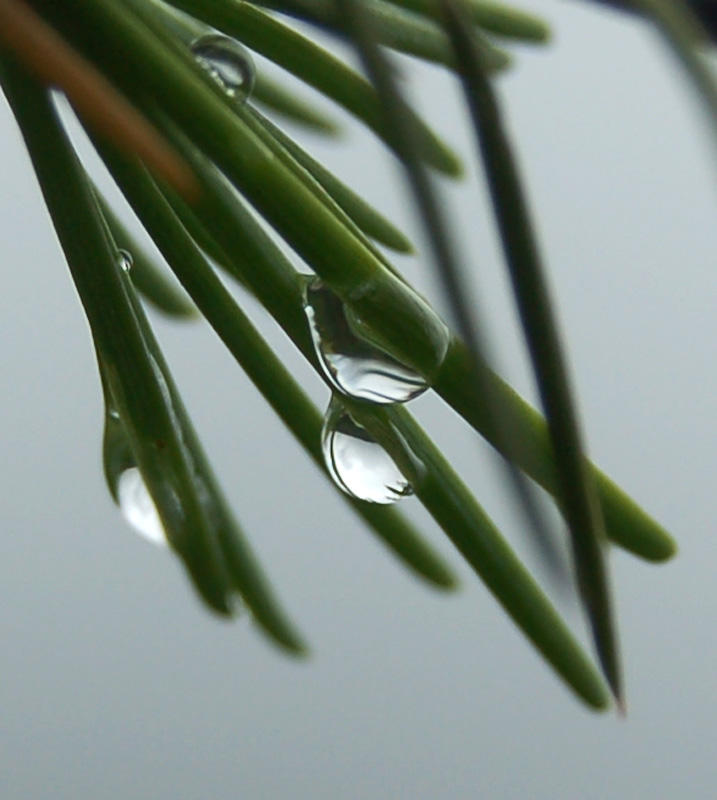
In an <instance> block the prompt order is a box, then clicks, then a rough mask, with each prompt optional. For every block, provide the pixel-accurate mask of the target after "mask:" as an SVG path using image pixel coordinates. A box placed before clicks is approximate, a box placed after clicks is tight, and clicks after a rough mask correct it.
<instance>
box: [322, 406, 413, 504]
mask: <svg viewBox="0 0 717 800" xmlns="http://www.w3.org/2000/svg"><path fill="white" fill-rule="evenodd" d="M321 446H322V449H323V453H324V460H325V461H326V466H327V468H328V470H329V473H330V474H331V477H332V478H333V479H334V482H335V483H336V485H337V486H338V487H339V488H340V489H341V490H342V491H344V492H346V494H348V495H351V496H352V497H355V498H357V499H358V500H366V501H368V502H369V503H380V504H382V505H388V504H390V503H395V502H397V501H398V500H401V499H402V498H404V497H408V496H409V495H412V494H413V488H412V486H411V484H410V483H409V482H408V480H407V479H406V477H405V476H404V475H403V473H402V472H401V470H400V469H399V468H398V467H397V466H396V464H395V462H394V461H393V459H392V458H391V456H389V454H388V453H387V452H386V451H385V450H384V449H383V447H382V446H381V445H380V444H379V443H378V442H377V441H376V440H375V439H374V438H373V437H372V436H371V435H370V434H369V432H368V431H367V430H366V429H365V428H363V427H362V426H361V425H359V424H358V423H357V422H356V421H355V420H354V419H353V417H352V416H351V414H349V412H348V411H347V410H346V409H345V408H344V407H343V406H342V405H341V404H340V403H338V402H335V401H334V402H332V403H331V404H330V405H329V409H328V411H327V412H326V417H325V418H324V425H323V428H322V431H321Z"/></svg>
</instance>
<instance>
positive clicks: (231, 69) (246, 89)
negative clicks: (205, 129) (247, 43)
mask: <svg viewBox="0 0 717 800" xmlns="http://www.w3.org/2000/svg"><path fill="white" fill-rule="evenodd" d="M192 53H193V54H194V56H195V58H196V59H197V61H198V63H199V64H201V66H203V67H204V68H205V69H206V70H207V71H208V72H209V74H210V75H211V76H212V78H214V80H215V81H216V82H217V83H218V84H219V85H220V86H221V87H222V88H223V89H224V91H225V92H226V93H227V94H228V95H229V96H230V97H233V98H237V99H238V100H246V99H247V98H248V97H249V96H250V95H251V92H252V89H253V88H254V82H255V80H256V68H255V67H254V61H253V59H252V57H251V55H250V53H249V51H248V50H247V49H246V48H245V47H243V46H242V45H241V44H239V42H237V41H236V40H235V39H231V38H230V37H228V36H222V35H221V34H219V33H210V34H207V35H206V36H202V37H201V38H199V39H197V40H196V41H195V42H194V43H193V44H192Z"/></svg>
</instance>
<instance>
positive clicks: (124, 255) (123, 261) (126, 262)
mask: <svg viewBox="0 0 717 800" xmlns="http://www.w3.org/2000/svg"><path fill="white" fill-rule="evenodd" d="M117 261H118V262H119V265H120V267H121V268H122V270H123V271H124V272H129V271H130V270H131V269H132V263H133V262H132V254H131V253H129V252H128V251H127V250H118V251H117Z"/></svg>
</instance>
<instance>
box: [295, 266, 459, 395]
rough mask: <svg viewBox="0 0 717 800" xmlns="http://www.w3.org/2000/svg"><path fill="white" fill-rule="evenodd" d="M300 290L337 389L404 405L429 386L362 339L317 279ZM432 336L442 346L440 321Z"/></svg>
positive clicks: (314, 337)
mask: <svg viewBox="0 0 717 800" xmlns="http://www.w3.org/2000/svg"><path fill="white" fill-rule="evenodd" d="M304 294H305V301H304V309H305V311H306V316H307V317H308V320H309V327H310V329H311V338H312V340H313V342H314V347H315V349H316V353H317V355H318V357H319V361H320V362H321V366H322V368H323V370H324V372H325V373H326V376H327V377H328V379H329V380H330V382H331V383H332V385H333V386H334V388H336V389H337V390H338V391H339V392H342V393H343V394H345V395H348V396H349V397H353V398H355V399H357V400H366V401H368V402H371V403H405V402H407V401H408V400H411V399H413V398H414V397H417V396H418V395H420V394H422V393H423V392H425V391H426V389H428V388H429V384H428V382H427V381H426V380H425V379H424V378H423V377H422V376H421V375H419V374H418V373H417V372H415V371H414V370H412V369H411V368H410V367H407V366H406V365H404V364H402V363H401V362H400V361H397V360H396V359H395V358H393V356H391V355H389V354H388V353H386V352H385V351H384V350H382V349H380V348H379V347H377V346H376V345H375V344H373V343H371V342H368V341H366V339H364V338H363V337H361V336H360V335H359V334H358V333H357V332H356V330H355V329H354V327H352V324H351V319H350V316H349V315H347V313H346V307H345V305H344V303H343V301H342V300H341V298H340V297H338V295H336V294H335V293H334V292H333V291H332V290H331V289H329V288H328V286H326V284H324V283H323V282H322V281H321V280H320V279H319V278H309V279H308V280H307V282H306V286H305V292H304ZM436 335H437V336H440V337H444V338H445V343H446V347H447V345H448V333H447V331H446V329H445V326H443V323H441V322H440V320H437V323H436ZM444 352H445V350H444Z"/></svg>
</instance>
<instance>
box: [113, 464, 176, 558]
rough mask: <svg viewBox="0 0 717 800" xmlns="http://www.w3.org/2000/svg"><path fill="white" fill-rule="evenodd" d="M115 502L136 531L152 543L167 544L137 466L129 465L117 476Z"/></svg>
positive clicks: (160, 522) (154, 507) (152, 502)
mask: <svg viewBox="0 0 717 800" xmlns="http://www.w3.org/2000/svg"><path fill="white" fill-rule="evenodd" d="M117 503H118V504H119V507H120V511H121V512H122V516H123V517H124V518H125V519H126V520H127V522H128V523H129V524H130V525H131V526H132V527H133V528H134V529H135V530H136V531H137V533H139V534H140V535H142V536H144V538H145V539H148V540H149V541H150V542H152V543H153V544H158V545H166V544H167V536H166V534H165V532H164V527H163V526H162V521H161V520H160V518H159V514H158V513H157V507H156V506H155V505H154V501H153V500H152V497H151V495H150V494H149V491H148V490H147V486H146V485H145V483H144V481H143V480H142V475H141V474H140V471H139V469H137V467H130V468H129V469H126V470H125V471H124V472H123V473H122V474H121V475H120V476H119V480H118V481H117Z"/></svg>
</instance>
